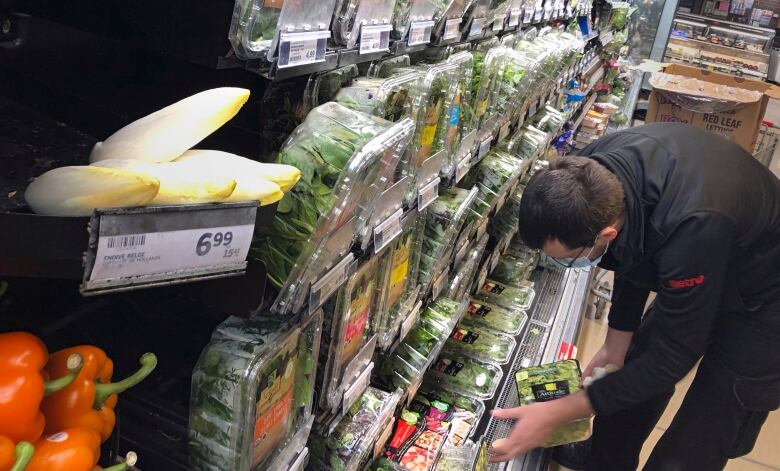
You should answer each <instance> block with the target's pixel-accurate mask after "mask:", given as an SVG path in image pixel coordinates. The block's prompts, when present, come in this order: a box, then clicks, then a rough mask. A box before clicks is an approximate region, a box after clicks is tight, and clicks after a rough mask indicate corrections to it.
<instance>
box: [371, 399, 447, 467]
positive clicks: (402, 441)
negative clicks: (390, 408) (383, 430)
mask: <svg viewBox="0 0 780 471" xmlns="http://www.w3.org/2000/svg"><path fill="white" fill-rule="evenodd" d="M449 429H450V424H449V422H446V421H442V420H440V419H438V418H436V417H435V416H426V415H423V414H420V413H418V412H414V411H411V410H408V409H404V410H403V411H402V412H401V417H399V418H398V420H397V421H396V424H395V428H394V430H393V434H392V435H391V438H390V441H389V442H388V444H387V446H386V447H385V451H384V457H383V459H381V460H378V461H377V462H376V463H375V464H374V466H373V467H372V469H374V470H394V469H401V470H407V471H433V469H434V467H435V465H436V462H437V461H438V459H439V454H440V453H441V449H442V447H443V446H444V442H445V440H446V438H447V434H448V432H449Z"/></svg>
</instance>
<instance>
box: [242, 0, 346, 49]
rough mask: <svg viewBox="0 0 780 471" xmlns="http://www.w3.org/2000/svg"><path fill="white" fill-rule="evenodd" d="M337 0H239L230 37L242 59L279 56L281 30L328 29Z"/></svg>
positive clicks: (324, 30)
mask: <svg viewBox="0 0 780 471" xmlns="http://www.w3.org/2000/svg"><path fill="white" fill-rule="evenodd" d="M335 5H336V0H304V1H297V2H294V1H290V0H270V1H269V0H262V1H261V0H236V3H235V6H234V7H233V19H232V22H231V24H230V32H229V34H228V38H229V39H230V43H231V44H232V45H233V50H234V51H235V53H236V56H238V58H239V59H244V60H248V59H260V58H263V59H267V60H269V61H270V60H273V59H274V58H275V57H276V49H277V47H278V44H279V33H281V32H285V33H291V32H311V31H322V32H324V33H327V34H329V33H328V28H329V26H330V20H331V17H332V16H333V9H334V7H335Z"/></svg>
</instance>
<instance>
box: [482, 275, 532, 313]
mask: <svg viewBox="0 0 780 471" xmlns="http://www.w3.org/2000/svg"><path fill="white" fill-rule="evenodd" d="M535 295H536V293H534V290H532V289H531V288H528V287H515V286H509V285H506V284H504V283H499V282H498V281H496V280H486V281H485V283H484V284H483V285H482V287H481V288H480V290H479V291H478V292H477V298H478V299H482V300H484V301H489V302H491V303H495V304H498V305H499V306H503V307H505V308H507V309H510V310H518V309H519V310H521V311H527V310H528V309H529V308H530V307H531V304H532V303H533V301H534V296H535Z"/></svg>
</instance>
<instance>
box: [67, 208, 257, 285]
mask: <svg viewBox="0 0 780 471" xmlns="http://www.w3.org/2000/svg"><path fill="white" fill-rule="evenodd" d="M256 215H257V203H235V204H231V205H224V206H214V205H200V206H190V207H186V208H184V207H163V208H159V207H158V208H138V209H106V210H96V211H95V215H94V216H93V218H92V221H91V223H90V244H89V249H88V251H87V254H86V258H85V271H84V277H83V281H84V283H83V284H82V286H81V291H82V293H83V294H89V293H94V292H105V291H114V290H123V289H129V288H130V287H133V286H143V285H153V284H156V283H160V282H163V281H165V282H167V283H170V282H174V283H175V282H184V281H192V280H194V279H198V278H203V277H209V278H213V277H216V276H225V275H228V274H240V273H242V272H243V271H244V270H245V269H246V256H247V254H248V253H249V245H250V244H251V243H252V234H253V232H254V228H255V217H256Z"/></svg>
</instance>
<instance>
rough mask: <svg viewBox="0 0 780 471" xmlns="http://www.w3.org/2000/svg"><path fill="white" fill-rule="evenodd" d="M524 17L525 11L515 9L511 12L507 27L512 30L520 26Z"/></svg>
mask: <svg viewBox="0 0 780 471" xmlns="http://www.w3.org/2000/svg"><path fill="white" fill-rule="evenodd" d="M522 16H523V10H520V9H515V10H511V11H510V12H509V21H508V22H507V26H509V27H510V28H511V27H513V26H517V25H519V24H520V18H521V17H522Z"/></svg>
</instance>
